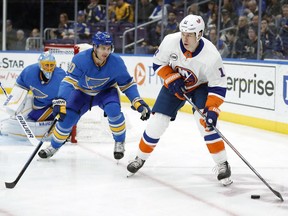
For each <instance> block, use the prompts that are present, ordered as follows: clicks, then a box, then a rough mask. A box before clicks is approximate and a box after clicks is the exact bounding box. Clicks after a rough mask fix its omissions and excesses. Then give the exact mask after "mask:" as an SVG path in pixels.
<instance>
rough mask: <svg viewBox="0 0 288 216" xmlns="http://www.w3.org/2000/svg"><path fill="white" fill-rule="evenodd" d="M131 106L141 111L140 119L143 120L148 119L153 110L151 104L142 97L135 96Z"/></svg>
mask: <svg viewBox="0 0 288 216" xmlns="http://www.w3.org/2000/svg"><path fill="white" fill-rule="evenodd" d="M131 108H132V109H133V110H137V111H138V112H139V113H141V117H140V119H141V120H142V121H145V120H148V119H149V118H150V114H151V110H150V108H149V106H148V105H147V104H146V103H145V102H144V101H143V100H142V99H141V98H139V97H137V98H135V99H134V100H133V101H132V106H131Z"/></svg>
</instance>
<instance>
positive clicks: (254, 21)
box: [249, 14, 259, 29]
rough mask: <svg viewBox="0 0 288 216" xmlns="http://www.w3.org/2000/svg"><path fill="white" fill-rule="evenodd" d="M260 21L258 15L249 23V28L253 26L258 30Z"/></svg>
mask: <svg viewBox="0 0 288 216" xmlns="http://www.w3.org/2000/svg"><path fill="white" fill-rule="evenodd" d="M258 19H259V16H258V14H257V15H254V16H253V17H252V19H251V21H250V23H249V26H252V27H253V28H257V29H258Z"/></svg>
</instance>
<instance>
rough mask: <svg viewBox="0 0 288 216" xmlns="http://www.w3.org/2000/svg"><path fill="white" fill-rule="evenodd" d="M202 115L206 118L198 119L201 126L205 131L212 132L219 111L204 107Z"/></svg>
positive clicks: (214, 108) (215, 108)
mask: <svg viewBox="0 0 288 216" xmlns="http://www.w3.org/2000/svg"><path fill="white" fill-rule="evenodd" d="M203 114H204V115H205V116H206V118H205V119H200V123H201V125H202V126H203V127H204V128H205V130H206V131H212V130H213V127H216V124H217V119H218V116H219V114H220V110H219V109H218V108H217V107H205V108H204V111H203Z"/></svg>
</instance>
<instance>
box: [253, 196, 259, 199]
mask: <svg viewBox="0 0 288 216" xmlns="http://www.w3.org/2000/svg"><path fill="white" fill-rule="evenodd" d="M251 199H260V195H251Z"/></svg>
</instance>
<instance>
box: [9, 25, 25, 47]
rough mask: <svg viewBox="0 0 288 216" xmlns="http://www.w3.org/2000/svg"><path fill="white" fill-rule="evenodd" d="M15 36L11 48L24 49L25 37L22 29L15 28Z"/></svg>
mask: <svg viewBox="0 0 288 216" xmlns="http://www.w3.org/2000/svg"><path fill="white" fill-rule="evenodd" d="M16 38H17V40H16V41H15V43H14V45H13V46H12V49H13V50H25V47H26V37H25V33H24V31H23V30H22V29H19V30H17V32H16Z"/></svg>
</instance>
